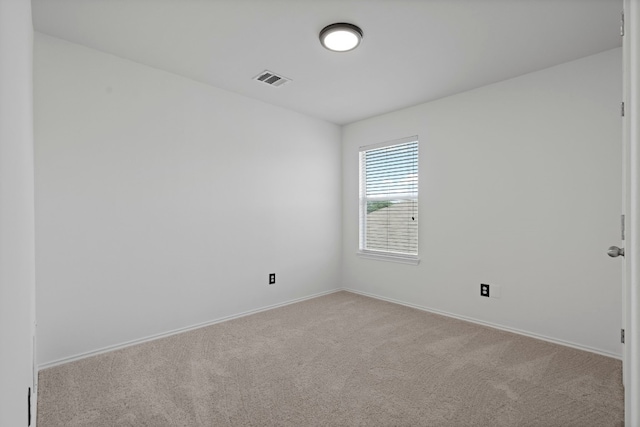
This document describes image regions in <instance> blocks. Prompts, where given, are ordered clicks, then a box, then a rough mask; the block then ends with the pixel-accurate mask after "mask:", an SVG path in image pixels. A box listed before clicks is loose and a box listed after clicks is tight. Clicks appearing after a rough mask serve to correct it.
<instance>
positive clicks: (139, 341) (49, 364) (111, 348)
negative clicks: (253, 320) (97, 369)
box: [38, 288, 345, 371]
mask: <svg viewBox="0 0 640 427" xmlns="http://www.w3.org/2000/svg"><path fill="white" fill-rule="evenodd" d="M343 290H345V289H342V288H337V289H332V290H330V291H325V292H319V293H317V294H313V295H308V296H306V297H301V298H296V299H292V300H289V301H285V302H281V303H278V304H272V305H268V306H265V307H261V308H256V309H255V310H249V311H244V312H242V313H238V314H233V315H231V316H226V317H220V318H218V319H214V320H210V321H207V322H203V323H198V324H196V325H191V326H186V327H184V328H178V329H174V330H171V331H168V332H162V333H159V334H154V335H149V336H147V337H144V338H138V339H135V340H131V341H127V342H124V343H121V344H115V345H110V346H107V347H102V348H100V349H97V350H92V351H88V352H85V353H80V354H76V355H74V356H69V357H64V358H62V359H58V360H54V361H52V362H47V363H43V364H40V365H38V371H40V370H42V369H47V368H52V367H54V366H58V365H63V364H65V363H70V362H75V361H76V360H80V359H85V358H87V357H91V356H97V355H98V354H102V353H107V352H109V351H114V350H119V349H121V348H125V347H131V346H132V345H137V344H142V343H145V342H149V341H154V340H157V339H161V338H166V337H169V336H171V335H176V334H179V333H182V332H188V331H192V330H194V329H199V328H204V327H206V326H210V325H215V324H216V323H222V322H226V321H229V320H233V319H237V318H239V317H244V316H249V315H251V314H256V313H260V312H262V311H267V310H273V309H274V308H278V307H284V306H285V305H290V304H295V303H297V302H302V301H306V300H308V299H312V298H317V297H321V296H323V295H329V294H333V293H335V292H340V291H343Z"/></svg>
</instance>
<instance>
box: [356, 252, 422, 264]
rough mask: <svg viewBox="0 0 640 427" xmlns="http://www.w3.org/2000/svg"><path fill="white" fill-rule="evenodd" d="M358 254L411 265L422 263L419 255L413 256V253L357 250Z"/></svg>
mask: <svg viewBox="0 0 640 427" xmlns="http://www.w3.org/2000/svg"><path fill="white" fill-rule="evenodd" d="M356 255H358V256H359V257H360V258H367V259H375V260H378V261H388V262H397V263H400V264H410V265H418V264H420V259H419V258H418V257H417V256H411V255H390V254H386V253H379V252H365V251H358V252H356Z"/></svg>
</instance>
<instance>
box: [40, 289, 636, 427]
mask: <svg viewBox="0 0 640 427" xmlns="http://www.w3.org/2000/svg"><path fill="white" fill-rule="evenodd" d="M623 419H624V416H623V390H622V385H621V362H620V361H618V360H615V359H611V358H607V357H603V356H599V355H595V354H591V353H587V352H583V351H579V350H575V349H572V348H568V347H563V346H559V345H555V344H550V343H547V342H544V341H538V340H535V339H531V338H526V337H522V336H519V335H515V334H511V333H508V332H503V331H499V330H494V329H491V328H486V327H482V326H478V325H475V324H471V323H467V322H463V321H459V320H455V319H450V318H447V317H443V316H438V315H434V314H430V313H426V312H423V311H419V310H415V309H412V308H408V307H404V306H400V305H396V304H391V303H387V302H384V301H379V300H375V299H371V298H367V297H363V296H360V295H356V294H352V293H349V292H338V293H334V294H330V295H326V296H323V297H319V298H315V299H312V300H308V301H304V302H300V303H297V304H292V305H289V306H286V307H281V308H278V309H274V310H270V311H266V312H262V313H258V314H254V315H252V316H247V317H243V318H240V319H236V320H232V321H229V322H225V323H220V324H217V325H213V326H208V327H204V328H201V329H198V330H194V331H191V332H186V333H183V334H179V335H175V336H172V337H168V338H163V339H159V340H156V341H152V342H148V343H145V344H140V345H136V346H132V347H128V348H125V349H122V350H117V351H113V352H110V353H106V354H102V355H99V356H94V357H90V358H86V359H83V360H80V361H76V362H73V363H68V364H65V365H60V366H57V367H53V368H49V369H46V370H43V371H41V372H40V376H39V395H38V426H39V427H52V426H65V427H69V426H94V427H102V426H136V427H140V426H296V427H301V426H544V427H550V426H580V427H586V426H598V427H604V426H621V425H623Z"/></svg>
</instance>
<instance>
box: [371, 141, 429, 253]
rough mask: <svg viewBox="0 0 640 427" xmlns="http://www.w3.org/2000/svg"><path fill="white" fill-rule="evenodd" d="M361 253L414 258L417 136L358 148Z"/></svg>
mask: <svg viewBox="0 0 640 427" xmlns="http://www.w3.org/2000/svg"><path fill="white" fill-rule="evenodd" d="M360 251H361V252H365V253H377V254H383V255H391V256H400V257H409V258H417V255H418V137H417V136H415V137H410V138H404V139H401V140H396V141H391V142H387V143H383V144H376V145H371V146H366V147H361V148H360Z"/></svg>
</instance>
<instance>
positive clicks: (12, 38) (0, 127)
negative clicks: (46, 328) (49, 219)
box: [0, 0, 35, 426]
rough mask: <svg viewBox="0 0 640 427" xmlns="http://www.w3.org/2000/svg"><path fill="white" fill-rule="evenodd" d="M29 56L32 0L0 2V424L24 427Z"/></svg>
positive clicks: (29, 317) (29, 327)
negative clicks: (29, 0) (30, 0)
mask: <svg viewBox="0 0 640 427" xmlns="http://www.w3.org/2000/svg"><path fill="white" fill-rule="evenodd" d="M32 54H33V25H32V24H31V3H30V2H28V1H17V0H0V426H26V425H27V411H28V404H27V396H28V390H29V388H31V389H32V392H33V386H34V384H33V334H34V331H33V328H34V312H33V310H34V298H35V290H34V282H35V279H34V273H35V266H34V237H33V236H34V225H33V215H34V213H33V210H34V202H33V97H32V93H33V83H32V75H33V73H32V65H33V64H32V58H33V55H32ZM34 403H35V402H34ZM33 415H34V417H35V411H34V412H33Z"/></svg>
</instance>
